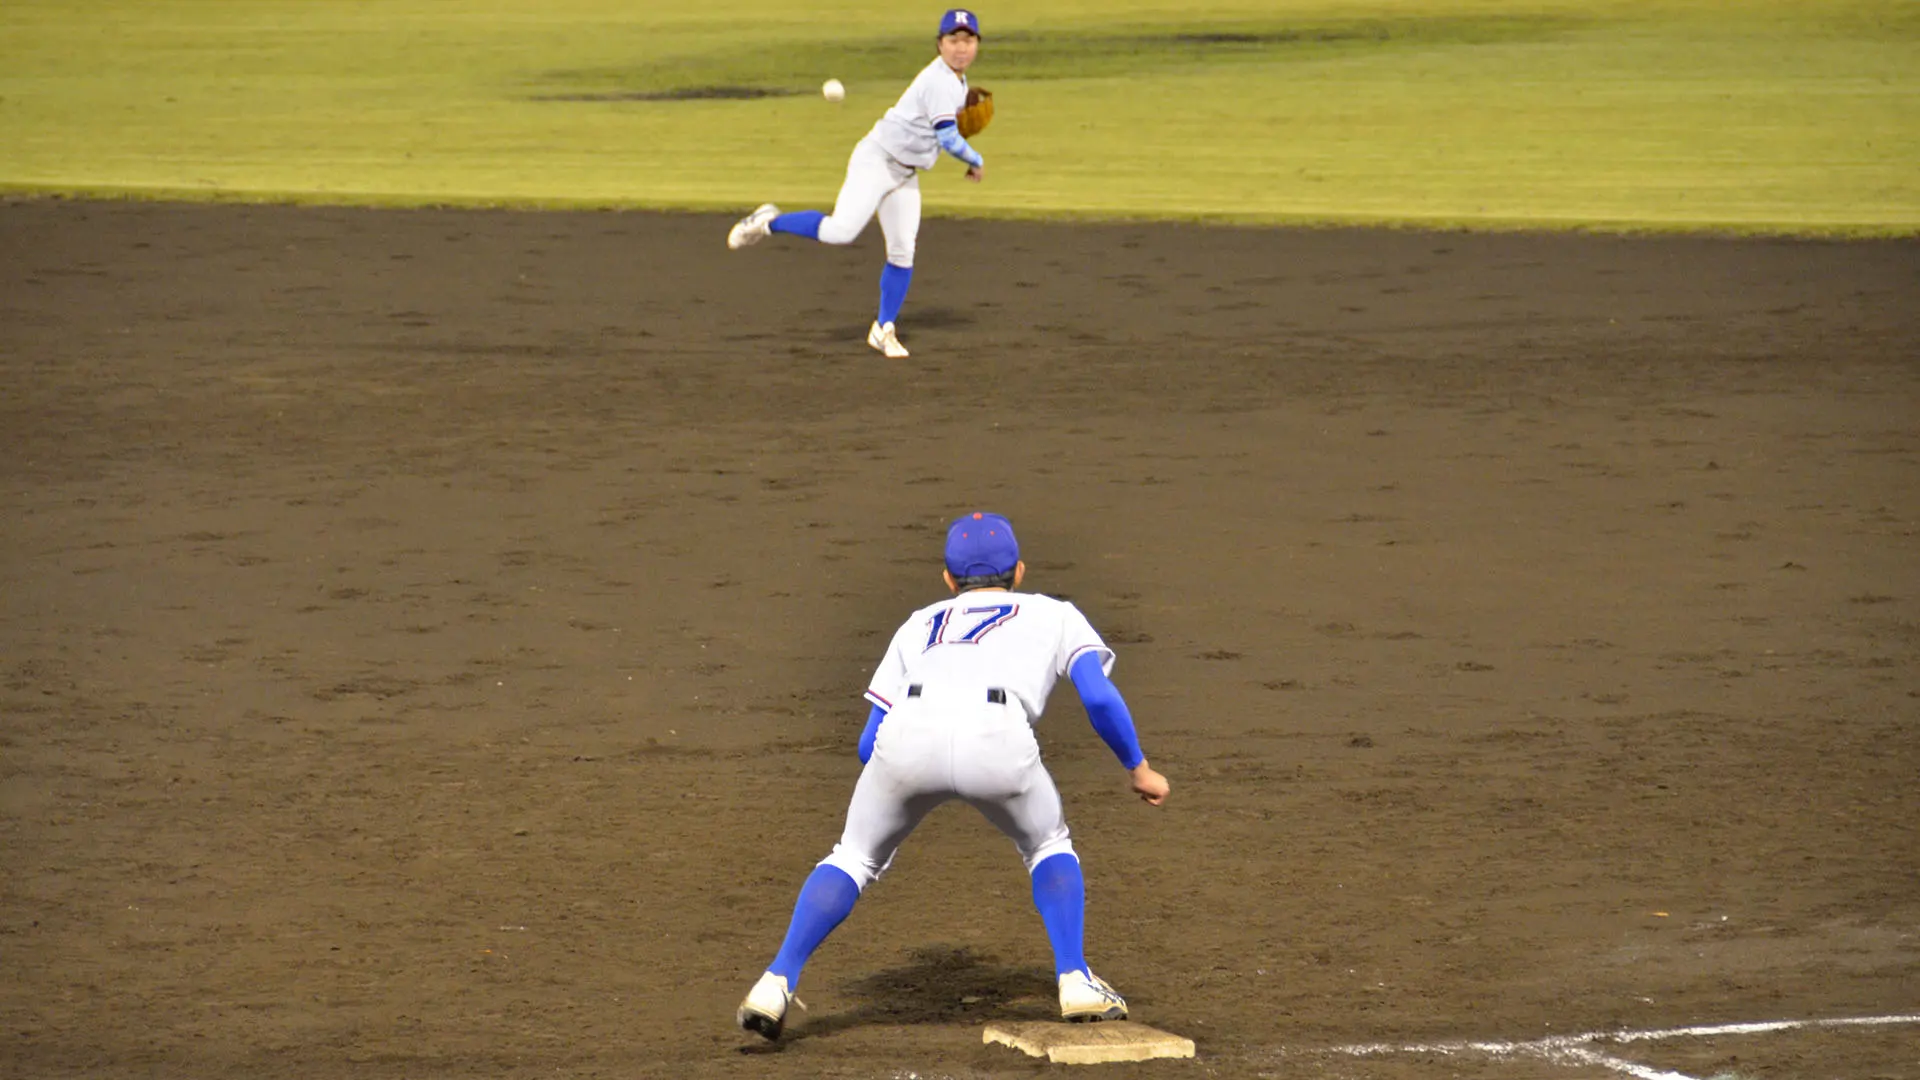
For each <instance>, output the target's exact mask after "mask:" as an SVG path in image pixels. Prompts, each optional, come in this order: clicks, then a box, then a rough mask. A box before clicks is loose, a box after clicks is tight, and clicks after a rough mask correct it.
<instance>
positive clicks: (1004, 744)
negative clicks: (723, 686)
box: [822, 590, 1113, 889]
mask: <svg viewBox="0 0 1920 1080" xmlns="http://www.w3.org/2000/svg"><path fill="white" fill-rule="evenodd" d="M1089 651H1092V652H1094V653H1095V654H1097V655H1098V656H1099V657H1100V664H1101V668H1102V670H1104V671H1109V672H1110V671H1111V670H1112V667H1113V650H1111V649H1109V648H1108V647H1107V646H1106V643H1105V642H1103V641H1101V640H1100V635H1099V634H1098V633H1096V632H1095V631H1094V629H1093V626H1092V625H1091V624H1089V623H1088V622H1087V619H1086V616H1084V615H1082V614H1081V613H1080V610H1079V609H1078V608H1076V607H1074V606H1073V605H1072V604H1070V603H1068V602H1066V601H1064V600H1056V599H1054V598H1052V597H1049V596H1041V595H1039V594H1036V593H1018V592H1003V591H998V590H976V591H972V592H965V593H961V594H960V595H958V596H955V597H953V598H951V599H949V600H943V601H941V602H940V603H937V604H933V605H931V606H929V607H925V608H921V609H920V610H919V611H916V612H914V613H913V616H912V617H911V618H909V619H908V620H907V621H906V622H905V623H904V624H902V625H901V627H900V629H899V630H897V631H895V633H894V635H893V642H892V644H891V645H890V646H888V648H887V654H886V657H885V659H883V660H882V661H881V662H880V666H879V668H878V670H876V671H875V672H874V675H873V681H872V682H871V683H870V684H869V685H868V688H867V695H866V696H867V699H868V700H869V701H872V702H873V703H874V704H875V705H877V706H879V707H880V708H882V709H885V710H886V711H887V716H886V719H885V720H884V721H883V722H882V723H881V725H880V730H879V733H878V735H877V736H876V738H875V740H874V749H873V756H872V758H871V760H869V761H868V762H867V767H866V769H865V771H863V772H862V773H861V774H860V780H859V782H858V783H857V784H855V785H854V789H853V800H852V802H851V803H850V804H849V805H848V807H847V824H846V828H845V830H844V831H843V832H842V834H841V837H840V842H839V843H838V844H835V845H834V848H833V853H832V854H831V855H829V856H827V858H826V859H824V860H822V865H830V866H834V867H837V868H839V869H840V870H842V871H844V872H845V873H846V874H847V876H848V877H851V878H852V879H853V880H854V882H855V883H856V884H857V885H859V887H860V888H862V889H864V888H865V887H866V886H867V885H868V884H869V883H870V882H872V881H874V880H875V879H876V878H878V877H879V876H880V875H881V874H882V873H884V872H885V871H886V868H887V866H888V865H889V864H891V863H892V862H893V855H894V852H895V851H896V850H898V848H899V847H900V844H901V842H902V841H904V840H905V839H906V838H907V835H908V834H909V833H911V832H912V831H913V829H914V827H915V826H916V825H918V824H919V823H920V821H921V819H922V818H924V817H925V816H926V815H927V813H928V812H929V811H931V810H932V809H933V808H934V807H936V806H938V805H940V804H941V803H943V802H946V801H947V800H948V799H952V798H960V799H964V800H966V801H967V802H968V803H970V804H972V805H973V806H974V807H975V808H976V809H978V810H979V811H980V812H981V813H982V814H984V815H986V817H987V819H988V820H989V821H991V822H993V824H994V825H995V826H997V827H998V828H999V829H1000V831H1001V832H1004V833H1006V834H1007V836H1008V837H1009V838H1011V839H1012V840H1013V842H1014V845H1015V846H1016V847H1017V848H1018V849H1019V851H1020V855H1021V858H1023V859H1024V860H1025V861H1026V864H1027V869H1028V871H1029V872H1031V871H1032V870H1033V868H1034V867H1035V866H1038V865H1039V864H1040V863H1041V862H1042V861H1044V860H1045V859H1047V858H1048V857H1050V856H1053V855H1057V854H1062V853H1071V852H1072V851H1073V844H1072V842H1071V841H1070V840H1069V838H1068V832H1067V823H1066V818H1065V816H1064V813H1063V811H1062V809H1061V805H1060V793H1059V791H1058V790H1057V789H1056V788H1055V787H1054V784H1053V778H1052V777H1051V776H1049V775H1048V774H1047V770H1046V766H1044V765H1043V764H1041V761H1040V747H1039V744H1038V743H1037V742H1035V741H1034V737H1033V726H1032V725H1033V723H1034V722H1036V721H1037V720H1039V718H1040V714H1041V711H1042V710H1043V709H1045V708H1046V702H1047V695H1048V694H1050V693H1051V692H1052V691H1053V685H1054V683H1055V682H1056V681H1058V680H1059V678H1060V677H1061V676H1063V675H1066V674H1067V673H1068V672H1069V670H1070V669H1071V668H1072V666H1073V663H1074V661H1075V660H1077V659H1079V657H1080V656H1081V655H1082V654H1085V653H1087V652H1089Z"/></svg>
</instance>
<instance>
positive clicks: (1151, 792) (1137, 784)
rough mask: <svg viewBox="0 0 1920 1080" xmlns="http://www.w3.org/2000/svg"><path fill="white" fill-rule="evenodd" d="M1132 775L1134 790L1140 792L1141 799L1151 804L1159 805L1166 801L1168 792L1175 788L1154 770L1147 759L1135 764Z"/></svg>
mask: <svg viewBox="0 0 1920 1080" xmlns="http://www.w3.org/2000/svg"><path fill="white" fill-rule="evenodd" d="M1130 775H1131V776H1132V777H1133V790H1135V791H1137V792H1139V793H1140V798H1141V800H1142V801H1144V802H1145V803H1146V804H1147V805H1149V806H1159V805H1160V804H1161V803H1164V802H1166V801H1167V792H1169V791H1171V790H1173V785H1172V784H1169V783H1167V778H1166V777H1164V776H1161V775H1160V774H1159V773H1157V772H1154V771H1153V768H1152V767H1151V766H1149V765H1148V764H1147V763H1146V762H1145V761H1142V762H1141V763H1140V764H1138V765H1135V766H1134V767H1133V772H1132V773H1131V774H1130Z"/></svg>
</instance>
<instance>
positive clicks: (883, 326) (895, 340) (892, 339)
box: [867, 323, 908, 360]
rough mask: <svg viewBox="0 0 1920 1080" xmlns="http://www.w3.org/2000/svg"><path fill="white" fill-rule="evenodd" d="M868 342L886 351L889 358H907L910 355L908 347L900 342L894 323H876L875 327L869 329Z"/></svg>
mask: <svg viewBox="0 0 1920 1080" xmlns="http://www.w3.org/2000/svg"><path fill="white" fill-rule="evenodd" d="M867 344H869V345H871V346H873V347H874V348H876V349H879V350H880V351H881V352H883V353H886V354H887V359H889V360H905V359H906V358H907V356H908V353H907V347H906V346H905V345H902V344H900V337H899V335H897V334H895V333H894V332H893V324H892V323H874V324H873V329H871V330H869V331H867Z"/></svg>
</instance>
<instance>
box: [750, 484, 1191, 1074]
mask: <svg viewBox="0 0 1920 1080" xmlns="http://www.w3.org/2000/svg"><path fill="white" fill-rule="evenodd" d="M1026 571H1027V567H1026V564H1025V563H1023V562H1021V561H1020V545H1019V542H1018V541H1017V540H1016V539H1015V538H1014V535H1013V526H1012V525H1011V524H1010V523H1009V522H1008V521H1007V519H1006V518H1003V517H1001V516H1000V515H998V514H987V513H975V514H969V515H966V516H964V517H961V518H959V519H958V520H956V521H955V522H954V523H953V524H952V525H951V526H950V527H949V528H948V530H947V547H946V572H945V575H944V576H945V580H946V583H947V587H948V589H950V590H951V591H952V592H953V594H954V595H953V596H952V597H951V598H949V599H946V600H943V601H941V602H939V603H937V604H933V605H930V606H928V607H924V608H921V609H920V610H919V611H916V612H914V613H913V615H912V616H911V617H910V618H908V619H907V621H906V622H905V623H903V624H901V626H900V629H899V630H897V631H895V632H894V635H893V642H892V644H890V645H889V646H888V647H887V654H886V657H885V658H884V659H882V660H881V661H880V667H879V669H878V670H876V671H875V672H874V674H873V681H872V682H871V683H869V684H868V687H867V694H866V696H867V700H868V701H869V702H871V703H872V709H871V711H870V712H869V714H868V717H867V727H866V730H865V731H864V732H862V733H861V736H860V760H861V761H862V762H864V763H865V765H866V768H865V769H864V770H862V771H861V773H860V779H859V781H858V782H857V783H855V784H854V788H853V799H852V801H851V802H850V803H849V804H848V806H847V823H846V828H845V830H844V831H843V832H842V833H841V834H840V842H839V843H837V844H835V845H834V846H833V853H832V854H830V855H828V856H827V857H826V858H825V859H823V860H822V861H821V862H820V864H819V865H818V866H816V867H814V869H813V873H812V875H810V876H809V877H808V878H807V881H806V884H805V885H803V886H802V887H801V889H800V898H799V900H797V901H796V902H795V903H794V907H793V920H792V922H791V923H789V924H788V926H787V936H786V939H785V940H784V941H783V942H781V945H780V952H779V954H778V955H776V956H775V957H774V958H773V963H772V964H770V965H769V966H768V967H767V970H766V973H765V974H763V975H761V976H760V979H759V981H758V982H756V983H754V985H753V989H752V990H751V991H749V992H748V994H747V997H746V1000H745V1001H742V1002H741V1003H740V1008H739V1010H738V1012H737V1013H736V1014H735V1019H736V1021H737V1022H738V1023H739V1024H740V1026H741V1027H743V1028H745V1029H746V1030H748V1031H753V1032H757V1033H759V1034H760V1035H763V1036H765V1037H766V1038H768V1039H777V1038H779V1037H780V1032H781V1029H782V1028H783V1027H784V1026H785V1024H786V1019H787V1010H788V1008H789V1006H790V1005H791V1004H792V1003H793V1000H794V991H795V990H797V989H798V988H799V985H800V969H801V968H802V967H803V966H804V965H805V964H806V962H807V959H808V957H810V956H812V955H813V951H814V950H815V949H816V948H818V947H819V946H820V943H821V942H822V941H825V940H826V937H827V935H828V934H830V933H832V932H833V929H834V927H836V926H839V925H840V923H841V921H842V920H844V919H845V918H846V917H847V916H848V915H849V914H851V913H852V911H853V905H854V902H855V901H856V900H858V899H859V898H860V893H861V891H862V890H863V889H865V888H866V887H867V886H868V885H870V884H872V883H873V882H874V881H875V880H877V879H878V878H879V877H880V875H881V874H883V873H885V872H886V869H887V867H888V866H890V865H892V863H893V855H894V852H895V851H897V850H898V849H899V847H900V844H901V843H902V842H903V841H905V840H906V838H907V835H908V834H909V833H911V832H912V831H913V829H914V826H916V825H918V824H919V823H920V821H921V819H922V818H924V817H926V815H927V813H928V812H929V811H931V810H932V809H933V808H934V807H936V806H939V805H940V804H941V803H944V802H946V801H948V800H949V799H962V800H965V801H966V802H968V803H969V804H971V805H972V806H973V807H974V808H975V809H977V810H979V811H980V812H981V813H982V814H983V815H985V816H986V818H987V820H988V821H991V822H992V823H993V824H994V825H995V826H997V827H998V828H999V829H1000V831H1001V832H1003V833H1005V834H1006V835H1007V836H1008V838H1010V839H1011V840H1012V841H1013V843H1014V847H1015V848H1016V849H1017V850H1018V851H1019V852H1020V858H1021V859H1022V860H1023V861H1025V863H1026V866H1027V872H1028V873H1029V874H1030V875H1031V877H1032V881H1033V903H1034V906H1035V907H1037V908H1039V909H1040V918H1041V921H1042V922H1043V923H1045V924H1046V928H1047V940H1048V941H1049V942H1050V943H1051V945H1052V946H1053V966H1054V974H1055V977H1056V982H1057V983H1058V986H1059V992H1060V1015H1061V1016H1062V1017H1063V1018H1065V1019H1067V1020H1124V1019H1126V1017H1127V1003H1126V1000H1125V999H1124V998H1122V997H1121V996H1120V995H1119V994H1118V993H1116V992H1115V991H1114V989H1113V987H1111V986H1108V985H1107V983H1106V981H1105V980H1103V979H1101V978H1100V977H1099V976H1097V975H1095V974H1094V973H1093V971H1092V969H1091V968H1089V967H1088V966H1087V960H1086V956H1085V954H1084V945H1083V941H1084V937H1085V928H1086V886H1085V884H1084V880H1083V879H1082V877H1081V874H1080V860H1079V857H1078V856H1076V855H1075V854H1074V851H1073V843H1072V841H1071V840H1069V839H1068V833H1067V822H1066V817H1065V815H1064V813H1063V811H1062V809H1061V805H1060V793H1059V791H1058V790H1057V789H1055V788H1054V786H1053V778H1052V777H1051V776H1049V775H1048V774H1047V769H1046V766H1045V765H1043V764H1041V762H1040V747H1039V744H1038V743H1036V742H1035V741H1034V738H1033V727H1032V725H1033V723H1034V722H1035V721H1037V720H1038V719H1039V718H1040V711H1041V710H1042V709H1043V708H1045V706H1046V702H1047V695H1048V694H1049V693H1051V692H1052V690H1053V685H1054V683H1055V681H1057V680H1058V679H1059V678H1060V676H1062V675H1065V676H1067V677H1069V678H1071V679H1072V680H1073V686H1074V689H1075V690H1076V691H1078V692H1079V694H1080V702H1081V704H1082V705H1084V706H1085V707H1086V710H1087V717H1088V719H1090V720H1091V721H1092V722H1093V727H1094V730H1095V731H1097V732H1099V734H1100V737H1101V738H1102V739H1103V740H1105V741H1106V744H1107V746H1108V747H1109V748H1111V749H1112V750H1113V753H1114V755H1115V756H1116V757H1118V758H1119V759H1120V764H1121V766H1122V767H1123V768H1125V769H1126V770H1127V771H1128V774H1129V776H1130V777H1131V780H1132V784H1133V790H1134V791H1136V792H1138V793H1139V795H1140V797H1141V798H1142V799H1144V800H1146V802H1148V803H1149V804H1151V805H1153V806H1159V805H1161V804H1162V803H1164V802H1166V799H1167V792H1168V790H1169V787H1168V784H1167V778H1166V777H1164V776H1162V775H1160V774H1159V773H1157V772H1155V771H1154V770H1153V768H1152V767H1151V766H1149V765H1148V764H1147V759H1146V755H1145V754H1143V753H1141V751H1140V741H1139V738H1138V737H1137V736H1136V735H1135V733H1134V729H1133V718H1132V716H1131V714H1130V713H1129V712H1128V711H1127V703H1126V701H1125V700H1124V699H1123V698H1121V696H1120V691H1119V690H1117V689H1115V688H1114V685H1113V683H1111V682H1110V681H1108V679H1107V674H1108V672H1109V671H1110V670H1111V669H1112V667H1113V650H1112V649H1109V648H1107V646H1106V644H1105V643H1104V642H1102V641H1101V640H1100V635H1099V634H1097V633H1095V632H1094V629H1093V627H1092V625H1091V624H1089V623H1088V622H1087V619H1086V616H1084V615H1082V614H1080V611H1079V609H1077V608H1075V607H1074V606H1073V605H1072V604H1070V603H1068V602H1066V601H1064V600H1056V599H1054V598H1052V597H1049V596H1041V595H1039V594H1036V593H1026V592H1016V591H1013V590H1016V589H1018V588H1019V587H1020V584H1021V582H1022V580H1023V579H1024V578H1025V577H1026Z"/></svg>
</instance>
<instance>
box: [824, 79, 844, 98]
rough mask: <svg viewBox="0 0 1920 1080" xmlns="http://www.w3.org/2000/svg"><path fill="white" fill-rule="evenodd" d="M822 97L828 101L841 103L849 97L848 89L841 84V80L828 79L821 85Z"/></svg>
mask: <svg viewBox="0 0 1920 1080" xmlns="http://www.w3.org/2000/svg"><path fill="white" fill-rule="evenodd" d="M820 96H821V97H823V98H826V99H827V100H828V101H839V100H841V99H842V98H844V97H846V96H847V88H846V87H845V86H842V85H841V84H840V80H839V79H828V80H827V81H826V82H824V83H821V84H820Z"/></svg>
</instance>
